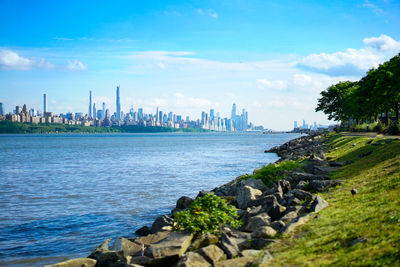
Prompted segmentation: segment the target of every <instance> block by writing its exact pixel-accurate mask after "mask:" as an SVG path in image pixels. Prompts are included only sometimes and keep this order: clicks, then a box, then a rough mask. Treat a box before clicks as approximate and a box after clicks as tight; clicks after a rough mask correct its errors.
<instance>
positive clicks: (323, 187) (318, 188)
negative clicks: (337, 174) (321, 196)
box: [310, 180, 343, 192]
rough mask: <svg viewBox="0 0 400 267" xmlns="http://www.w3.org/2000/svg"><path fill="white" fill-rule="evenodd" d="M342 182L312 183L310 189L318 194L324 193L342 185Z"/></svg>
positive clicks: (320, 181) (316, 181)
mask: <svg viewBox="0 0 400 267" xmlns="http://www.w3.org/2000/svg"><path fill="white" fill-rule="evenodd" d="M342 182H343V181H342V180H315V181H310V187H311V188H312V189H314V190H315V191H318V192H323V191H325V190H327V189H328V188H329V187H333V186H337V185H339V184H341V183H342Z"/></svg>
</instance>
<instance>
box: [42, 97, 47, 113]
mask: <svg viewBox="0 0 400 267" xmlns="http://www.w3.org/2000/svg"><path fill="white" fill-rule="evenodd" d="M43 112H47V96H46V94H43Z"/></svg>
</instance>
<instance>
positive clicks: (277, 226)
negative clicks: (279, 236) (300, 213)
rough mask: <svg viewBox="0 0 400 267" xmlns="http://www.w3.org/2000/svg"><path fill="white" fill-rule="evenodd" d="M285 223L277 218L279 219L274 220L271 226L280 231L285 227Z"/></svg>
mask: <svg viewBox="0 0 400 267" xmlns="http://www.w3.org/2000/svg"><path fill="white" fill-rule="evenodd" d="M285 225H286V224H285V223H284V222H283V221H282V220H277V221H274V222H272V223H271V224H270V226H271V227H272V228H273V229H274V230H276V231H278V232H280V230H281V229H282V228H283V227H285Z"/></svg>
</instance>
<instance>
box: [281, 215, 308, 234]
mask: <svg viewBox="0 0 400 267" xmlns="http://www.w3.org/2000/svg"><path fill="white" fill-rule="evenodd" d="M310 219H311V216H310V215H309V214H305V215H302V216H299V217H297V218H295V219H294V220H292V221H291V222H290V223H289V224H287V225H286V226H285V227H283V228H282V229H281V233H283V234H289V233H292V232H293V231H294V230H295V229H296V228H298V227H299V226H302V225H304V224H306V223H307V222H308V221H309V220H310Z"/></svg>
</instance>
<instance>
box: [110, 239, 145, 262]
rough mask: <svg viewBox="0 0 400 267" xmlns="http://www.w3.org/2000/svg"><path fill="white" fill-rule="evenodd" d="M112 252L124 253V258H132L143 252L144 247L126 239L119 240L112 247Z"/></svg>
mask: <svg viewBox="0 0 400 267" xmlns="http://www.w3.org/2000/svg"><path fill="white" fill-rule="evenodd" d="M111 250H115V251H122V253H123V255H124V257H125V258H126V256H132V255H135V254H137V253H138V252H141V251H142V245H140V244H137V243H134V242H132V241H130V240H128V239H126V238H123V237H120V238H118V239H117V240H116V241H115V242H114V244H113V245H112V247H111Z"/></svg>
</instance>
